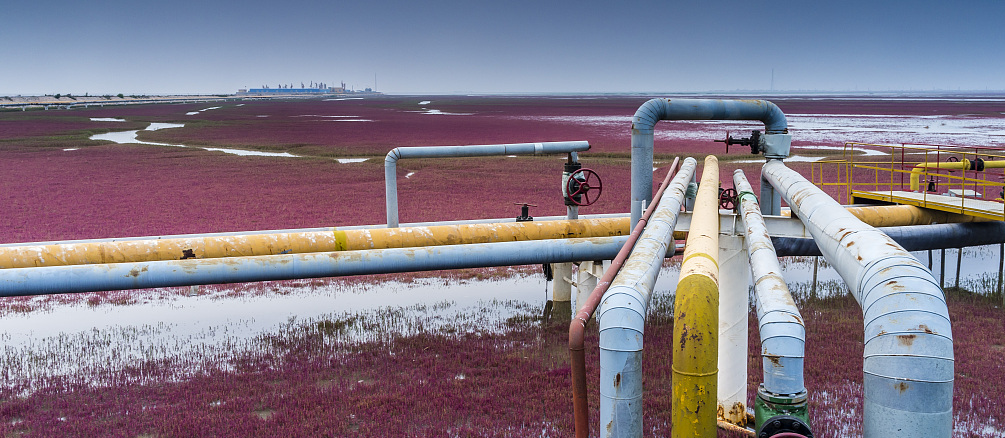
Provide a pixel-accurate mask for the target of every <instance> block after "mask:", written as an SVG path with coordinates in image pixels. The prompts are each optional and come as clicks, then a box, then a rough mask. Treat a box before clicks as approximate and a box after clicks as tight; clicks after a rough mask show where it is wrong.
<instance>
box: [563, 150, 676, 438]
mask: <svg viewBox="0 0 1005 438" xmlns="http://www.w3.org/2000/svg"><path fill="white" fill-rule="evenodd" d="M679 166H680V158H679V157H678V158H674V160H673V164H672V165H671V166H670V171H669V172H667V176H666V177H665V178H664V179H663V182H662V183H661V184H660V188H659V191H658V192H656V196H655V197H654V198H653V199H655V201H654V202H653V203H652V204H649V207H648V208H647V209H646V211H645V212H644V213H643V214H642V217H641V218H640V219H639V222H638V223H637V224H635V229H633V230H632V232H631V234H630V235H629V237H628V241H627V242H625V246H623V247H621V251H618V255H617V256H615V258H614V260H613V261H611V266H610V268H608V269H607V272H604V275H603V276H602V277H601V278H600V279H599V280H598V281H597V286H596V287H595V288H594V289H593V291H592V292H590V295H589V297H587V299H586V302H585V303H583V306H582V307H581V308H580V309H579V312H578V313H576V316H575V317H574V318H573V319H572V322H571V323H569V360H570V362H571V363H570V367H569V368H570V369H571V372H572V407H573V415H574V421H575V422H574V426H575V429H576V438H588V437H589V435H590V410H589V399H588V395H587V393H586V352H585V349H586V347H585V343H586V340H585V336H586V325H587V324H588V323H589V321H590V318H592V317H593V313H594V312H595V311H596V310H597V306H599V305H600V299H601V298H603V296H604V292H607V288H608V287H610V286H611V282H612V281H614V277H615V276H616V275H617V274H618V271H619V270H620V269H621V266H622V265H624V263H625V260H626V259H627V258H628V255H629V254H631V252H632V248H633V247H634V246H635V242H636V241H637V240H638V239H639V236H641V235H642V231H643V230H644V229H645V227H646V223H647V222H648V221H649V218H650V217H651V216H652V214H653V212H654V211H656V207H657V206H658V205H659V200H660V199H661V198H662V197H663V192H664V191H666V188H667V186H669V185H670V180H671V179H673V177H674V175H676V174H677V170H678V168H679ZM620 384H621V374H620V373H619V374H618V375H617V380H616V381H615V382H614V385H615V386H619V385H620ZM612 427H613V424H612V423H608V424H607V429H608V434H609V433H610V430H611V428H612Z"/></svg>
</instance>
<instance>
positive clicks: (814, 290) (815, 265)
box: [810, 256, 820, 298]
mask: <svg viewBox="0 0 1005 438" xmlns="http://www.w3.org/2000/svg"><path fill="white" fill-rule="evenodd" d="M819 268H820V257H817V256H813V284H812V285H810V296H811V297H813V298H816V297H817V270H818V269H819Z"/></svg>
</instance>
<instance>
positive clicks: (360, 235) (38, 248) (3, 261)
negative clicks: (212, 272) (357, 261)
mask: <svg viewBox="0 0 1005 438" xmlns="http://www.w3.org/2000/svg"><path fill="white" fill-rule="evenodd" d="M627 233H628V218H627V217H623V218H609V219H582V220H559V221H529V222H504V223H493V224H457V225H438V226H429V227H409V228H374V229H355V230H338V229H334V228H330V229H327V230H324V231H305V232H295V233H276V234H243V235H230V236H205V237H200V236H192V237H188V238H178V239H156V240H125V241H117V242H81V243H67V244H59V245H25V246H10V247H0V268H28V267H39V266H62V265H84V264H92V263H128V262H147V261H154V260H179V259H189V258H197V259H209V258H219V257H236V256H255V255H275V254H300V253H311V252H327V251H355V250H364V249H383V248H411V247H418V246H439V245H456V244H466V243H490V242H509V241H523V240H543V239H566V238H570V237H608V236H621V235H625V234H627Z"/></svg>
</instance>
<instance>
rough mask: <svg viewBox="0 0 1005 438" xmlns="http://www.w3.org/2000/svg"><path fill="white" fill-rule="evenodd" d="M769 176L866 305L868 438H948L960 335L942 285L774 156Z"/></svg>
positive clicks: (865, 428)
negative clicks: (955, 342) (955, 339)
mask: <svg viewBox="0 0 1005 438" xmlns="http://www.w3.org/2000/svg"><path fill="white" fill-rule="evenodd" d="M762 174H763V176H764V177H765V178H766V179H767V180H768V181H769V182H770V184H771V185H772V186H774V187H775V188H776V189H778V190H779V191H780V192H781V193H782V196H784V198H785V201H786V202H787V203H788V204H789V206H790V207H791V208H792V211H793V213H795V214H796V215H797V216H798V217H799V219H800V220H801V221H802V222H803V224H804V225H805V226H806V228H807V230H809V232H810V234H811V235H812V236H813V239H814V240H815V241H816V243H817V246H819V247H820V250H821V252H822V253H823V255H824V257H825V258H826V259H827V261H828V262H830V263H831V265H833V266H834V268H835V269H836V270H837V271H838V273H839V274H840V275H841V277H842V278H843V279H844V280H845V282H846V283H847V284H848V287H849V289H850V290H851V292H852V294H853V295H854V296H855V299H856V300H857V301H858V303H859V304H860V305H861V306H862V311H863V314H864V321H865V357H864V364H863V372H864V375H865V378H864V390H865V391H864V392H865V409H864V415H863V416H864V422H863V431H864V433H865V436H866V437H867V438H873V437H882V438H892V437H917V436H926V437H949V436H950V435H951V434H952V430H953V378H954V370H953V362H954V356H953V338H952V327H951V324H950V321H949V311H948V309H947V307H946V301H945V297H944V295H943V293H942V290H941V289H940V288H939V286H938V285H939V282H938V281H937V280H936V279H935V277H934V276H933V275H932V273H931V271H929V270H928V269H927V268H925V266H924V265H922V264H921V263H920V262H919V261H918V260H917V259H915V258H914V257H912V256H911V255H910V254H909V253H908V252H907V251H905V250H904V248H902V247H901V246H900V245H898V244H897V243H896V242H894V241H893V240H892V239H890V237H888V236H887V235H886V234H883V233H882V232H880V231H878V230H876V229H875V228H872V227H870V226H868V225H866V224H864V223H862V221H860V220H858V219H856V218H855V217H854V216H852V215H850V214H849V213H848V212H847V211H845V209H844V208H843V207H841V206H840V205H839V204H838V203H837V202H836V201H834V200H833V199H832V198H831V197H830V196H827V194H825V193H824V192H823V191H821V190H820V189H819V188H817V187H816V186H814V185H813V183H811V182H809V181H807V180H806V179H805V178H803V177H802V176H801V175H799V173H797V172H795V171H793V170H791V169H788V168H787V167H785V165H784V164H783V163H782V162H780V161H776V160H771V161H768V162H767V163H766V164H765V165H764V167H763V168H762Z"/></svg>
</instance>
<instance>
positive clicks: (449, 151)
mask: <svg viewBox="0 0 1005 438" xmlns="http://www.w3.org/2000/svg"><path fill="white" fill-rule="evenodd" d="M589 149H590V144H589V143H587V142H585V141H555V142H546V143H515V144H492V145H470V146H423V147H397V148H394V149H391V151H390V152H388V153H387V156H386V157H384V191H385V193H386V196H387V198H386V203H387V227H388V228H397V227H398V174H397V166H398V160H400V159H402V158H446V157H486V156H493V155H542V154H575V153H576V152H583V151H586V150H589ZM572 158H575V155H573V157H572ZM650 181H651V178H650Z"/></svg>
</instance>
